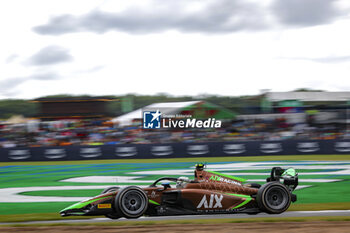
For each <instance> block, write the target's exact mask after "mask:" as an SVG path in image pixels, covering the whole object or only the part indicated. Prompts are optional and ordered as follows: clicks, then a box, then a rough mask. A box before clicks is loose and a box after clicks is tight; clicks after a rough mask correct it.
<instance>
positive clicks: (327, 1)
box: [271, 0, 346, 26]
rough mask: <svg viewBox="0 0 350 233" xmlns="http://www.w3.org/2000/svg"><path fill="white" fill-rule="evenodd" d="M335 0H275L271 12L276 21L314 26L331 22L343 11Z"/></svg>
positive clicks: (342, 13) (285, 23) (343, 12)
mask: <svg viewBox="0 0 350 233" xmlns="http://www.w3.org/2000/svg"><path fill="white" fill-rule="evenodd" d="M336 2H337V1H336V0H287V1H286V0H275V1H274V2H273V4H272V7H271V9H272V12H273V14H274V15H275V16H276V17H277V19H278V21H279V22H280V23H281V24H284V25H291V26H315V25H320V24H327V23H331V22H332V21H334V20H335V19H337V18H338V17H339V16H342V15H345V13H346V12H345V11H343V10H341V9H340V8H337V6H336Z"/></svg>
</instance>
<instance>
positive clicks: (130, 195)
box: [114, 186, 148, 218]
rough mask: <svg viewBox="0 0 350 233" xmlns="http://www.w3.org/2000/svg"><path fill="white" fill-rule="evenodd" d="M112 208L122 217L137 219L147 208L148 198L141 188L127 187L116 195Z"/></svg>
mask: <svg viewBox="0 0 350 233" xmlns="http://www.w3.org/2000/svg"><path fill="white" fill-rule="evenodd" d="M114 206H115V207H116V210H117V212H118V213H121V214H122V215H123V217H126V218H139V217H141V216H142V215H143V214H144V213H145V212H146V210H147V208H148V197H147V195H146V193H145V192H144V191H143V190H142V189H141V188H139V187H137V186H129V187H126V188H124V189H123V190H121V191H120V192H119V193H118V194H117V196H116V197H115V202H114Z"/></svg>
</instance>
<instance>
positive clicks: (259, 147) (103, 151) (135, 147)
mask: <svg viewBox="0 0 350 233" xmlns="http://www.w3.org/2000/svg"><path fill="white" fill-rule="evenodd" d="M305 154H350V140H348V141H346V140H316V141H300V140H285V141H227V142H207V143H169V144H120V145H102V146H62V147H33V148H30V147H15V148H0V162H10V161H60V160H61V161H62V160H90V159H126V158H129V159H148V158H186V157H219V156H262V155H305Z"/></svg>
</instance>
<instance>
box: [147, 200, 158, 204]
mask: <svg viewBox="0 0 350 233" xmlns="http://www.w3.org/2000/svg"><path fill="white" fill-rule="evenodd" d="M148 202H149V203H152V204H155V205H160V204H159V203H158V202H156V201H153V200H150V199H148Z"/></svg>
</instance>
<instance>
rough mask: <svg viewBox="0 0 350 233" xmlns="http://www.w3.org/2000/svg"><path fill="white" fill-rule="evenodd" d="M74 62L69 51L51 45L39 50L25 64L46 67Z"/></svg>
mask: <svg viewBox="0 0 350 233" xmlns="http://www.w3.org/2000/svg"><path fill="white" fill-rule="evenodd" d="M72 60H73V57H72V56H71V55H70V54H69V50H67V49H65V48H63V47H60V46H57V45H50V46H47V47H45V48H42V49H41V50H39V51H38V52H37V53H36V54H34V55H33V56H31V57H30V58H29V59H28V60H27V61H26V62H25V63H26V64H28V65H33V66H46V65H54V64H58V63H62V62H69V61H72Z"/></svg>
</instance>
